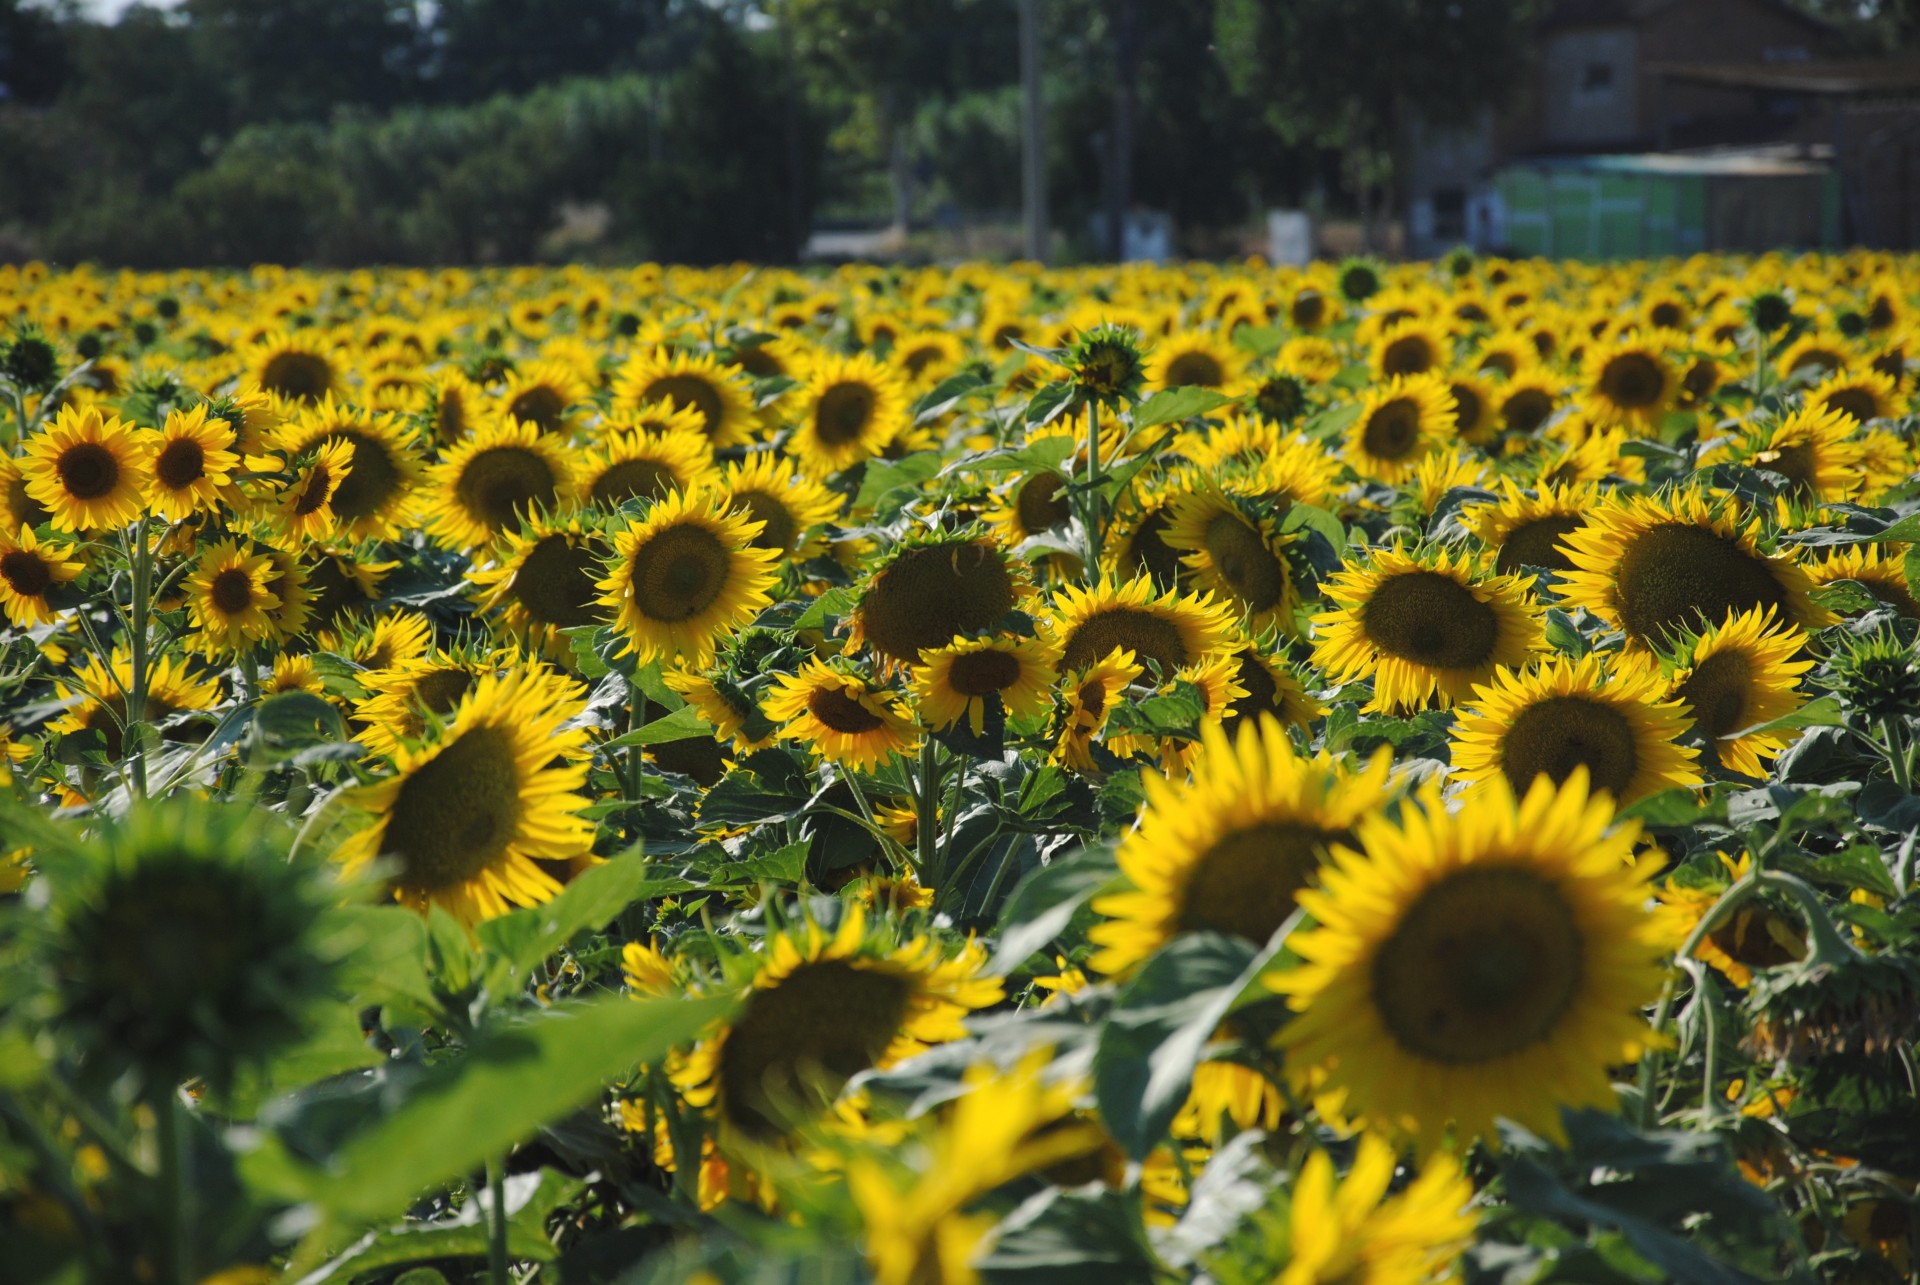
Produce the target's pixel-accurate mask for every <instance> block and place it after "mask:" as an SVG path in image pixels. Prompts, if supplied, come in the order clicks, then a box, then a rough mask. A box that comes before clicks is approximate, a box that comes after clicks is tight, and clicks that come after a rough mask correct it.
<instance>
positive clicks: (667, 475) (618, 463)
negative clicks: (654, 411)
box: [579, 430, 713, 512]
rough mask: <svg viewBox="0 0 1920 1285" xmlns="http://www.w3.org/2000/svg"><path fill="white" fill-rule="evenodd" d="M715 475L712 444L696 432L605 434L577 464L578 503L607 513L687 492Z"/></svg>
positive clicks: (616, 432) (617, 432)
mask: <svg viewBox="0 0 1920 1285" xmlns="http://www.w3.org/2000/svg"><path fill="white" fill-rule="evenodd" d="M712 472H713V444H712V443H711V442H709V441H708V440H707V439H706V438H705V437H703V436H702V435H700V434H699V433H691V432H687V431H685V430H680V431H677V432H665V433H649V432H645V431H632V432H619V431H615V432H609V433H607V434H606V435H605V436H604V437H602V438H601V440H600V444H599V445H598V446H597V447H596V448H595V449H594V450H593V451H591V452H590V453H589V454H588V455H587V457H586V458H585V459H584V460H582V461H581V465H580V487H579V490H580V498H581V500H582V501H583V502H584V503H586V504H587V505H589V506H590V507H592V508H596V509H602V510H605V511H608V512H611V511H612V510H614V509H617V508H619V507H620V506H621V505H623V504H625V503H626V502H627V501H629V500H633V499H642V500H659V499H664V498H666V497H667V496H669V495H672V494H674V493H675V492H686V491H691V490H694V489H695V488H697V487H698V486H700V485H701V484H702V483H703V482H705V481H706V480H707V479H708V478H709V477H710V476H711V474H712Z"/></svg>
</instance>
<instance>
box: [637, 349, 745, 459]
mask: <svg viewBox="0 0 1920 1285" xmlns="http://www.w3.org/2000/svg"><path fill="white" fill-rule="evenodd" d="M654 402H671V403H673V404H674V405H677V406H684V407H691V408H693V409H695V410H697V411H699V412H700V430H701V432H703V433H705V434H706V436H707V441H708V443H709V444H710V445H712V446H714V447H723V446H744V445H745V444H746V443H747V442H748V441H750V440H752V435H753V426H754V422H755V421H754V408H753V392H752V390H751V389H750V388H749V387H748V386H747V381H746V377H745V376H744V375H743V374H742V373H741V372H740V371H738V370H734V369H730V368H729V367H726V366H722V365H721V364H720V362H719V361H718V360H717V359H716V358H715V357H714V356H713V355H712V354H711V353H703V354H701V355H699V356H695V355H693V354H691V353H686V352H675V351H672V350H670V349H667V348H664V347H655V348H653V349H652V350H651V351H649V352H645V353H641V354H638V355H636V356H634V357H631V358H629V359H628V361H627V363H626V365H624V366H622V367H621V368H620V373H619V374H618V375H617V376H616V377H615V379H614V384H613V405H614V408H615V409H616V410H629V411H637V410H639V409H641V408H642V407H644V406H647V405H649V404H651V403H654Z"/></svg>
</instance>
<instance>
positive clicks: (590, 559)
mask: <svg viewBox="0 0 1920 1285" xmlns="http://www.w3.org/2000/svg"><path fill="white" fill-rule="evenodd" d="M612 552H613V550H612V548H611V546H609V545H608V543H607V541H606V539H605V538H604V537H602V536H601V535H600V534H599V533H598V532H597V531H593V530H590V529H588V528H587V527H585V526H583V525H582V524H581V522H580V519H579V518H578V517H569V518H565V519H557V518H541V519H539V520H537V521H534V522H531V523H528V524H526V525H524V526H522V527H521V528H520V529H519V530H518V531H510V532H508V533H507V535H506V538H505V540H504V542H503V543H502V545H501V548H500V561H499V563H498V564H496V565H494V566H491V567H487V568H484V569H477V570H472V571H469V572H468V573H467V580H468V581H469V583H471V584H473V585H474V586H475V587H476V588H479V589H482V590H484V591H485V592H486V597H485V598H484V599H483V600H482V604H481V605H482V607H483V608H484V609H485V610H487V611H498V612H500V613H501V615H502V618H503V620H504V621H505V625H506V629H507V631H508V632H509V633H510V634H512V635H513V636H514V637H516V638H522V639H525V640H526V641H527V644H528V645H529V646H537V647H539V648H541V649H542V650H545V651H551V650H552V649H554V648H555V647H557V646H558V645H559V643H560V641H561V638H560V631H561V630H563V629H580V628H584V627H586V626H588V625H599V624H605V623H607V622H608V621H609V620H611V619H612V612H610V611H608V610H607V609H606V607H605V606H604V605H603V604H602V603H601V601H600V589H599V586H598V584H597V583H596V581H597V579H598V577H599V573H600V570H601V568H602V567H603V566H604V565H605V564H606V561H607V559H608V557H609V556H610V555H611V554H612Z"/></svg>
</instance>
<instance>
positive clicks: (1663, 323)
mask: <svg viewBox="0 0 1920 1285" xmlns="http://www.w3.org/2000/svg"><path fill="white" fill-rule="evenodd" d="M1686 319H1687V312H1686V309H1684V308H1682V307H1681V306H1680V305H1679V304H1677V303H1674V302H1673V301H1672V300H1668V299H1663V300H1661V301H1660V302H1659V303H1656V304H1654V305H1653V307H1652V308H1650V309H1648V310H1647V320H1648V321H1651V322H1652V323H1653V324H1654V328H1655V329H1657V330H1677V329H1679V327H1680V325H1681V323H1682V322H1684V321H1686Z"/></svg>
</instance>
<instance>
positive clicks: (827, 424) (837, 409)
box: [813, 383, 874, 446]
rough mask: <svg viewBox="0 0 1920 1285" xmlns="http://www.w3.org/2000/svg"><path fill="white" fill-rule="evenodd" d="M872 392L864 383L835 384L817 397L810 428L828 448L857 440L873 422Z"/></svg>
mask: <svg viewBox="0 0 1920 1285" xmlns="http://www.w3.org/2000/svg"><path fill="white" fill-rule="evenodd" d="M873 403H874V397H873V389H871V388H869V387H867V386H866V385H865V384H857V383H844V384H834V385H832V386H831V387H829V388H828V389H827V391H826V392H824V393H821V394H820V404H819V406H818V407H817V408H816V409H815V410H814V412H813V429H814V432H816V433H818V434H819V435H820V440H821V441H822V442H824V443H826V444H827V445H828V446H845V445H847V444H848V443H849V442H857V441H859V440H860V436H861V434H863V433H865V432H866V431H867V425H868V424H870V423H872V422H873Z"/></svg>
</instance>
